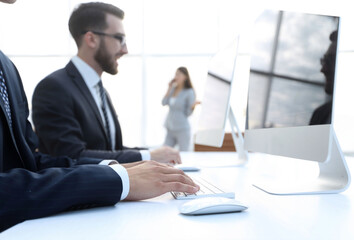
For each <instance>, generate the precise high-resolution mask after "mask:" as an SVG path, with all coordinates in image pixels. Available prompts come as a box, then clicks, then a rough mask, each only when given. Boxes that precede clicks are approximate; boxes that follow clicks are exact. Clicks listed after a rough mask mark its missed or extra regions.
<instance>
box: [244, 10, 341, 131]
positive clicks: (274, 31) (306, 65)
mask: <svg viewBox="0 0 354 240" xmlns="http://www.w3.org/2000/svg"><path fill="white" fill-rule="evenodd" d="M338 26H339V19H338V17H333V16H324V15H315V14H306V13H295V12H284V11H276V10H267V11H264V12H263V14H262V15H261V16H260V17H259V18H258V20H257V21H256V23H255V25H254V28H253V30H252V41H253V43H252V46H253V48H252V52H251V71H250V80H249V99H248V117H247V128H248V129H260V128H278V127H296V126H306V125H319V124H330V123H331V120H332V114H331V113H332V96H333V86H334V75H335V74H334V73H335V62H336V51H337V38H338Z"/></svg>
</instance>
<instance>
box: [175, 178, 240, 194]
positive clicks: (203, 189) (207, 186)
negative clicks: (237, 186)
mask: <svg viewBox="0 0 354 240" xmlns="http://www.w3.org/2000/svg"><path fill="white" fill-rule="evenodd" d="M189 177H190V178H192V180H193V181H194V182H195V183H196V184H198V185H199V186H200V190H199V191H198V192H196V193H193V194H189V193H185V192H171V194H172V195H173V197H174V198H175V199H178V200H184V199H194V198H200V197H213V196H215V197H227V198H235V193H234V192H225V191H223V190H221V189H220V188H218V187H216V186H214V185H213V184H211V183H210V182H208V181H206V180H205V179H203V178H201V177H195V176H193V177H192V176H189Z"/></svg>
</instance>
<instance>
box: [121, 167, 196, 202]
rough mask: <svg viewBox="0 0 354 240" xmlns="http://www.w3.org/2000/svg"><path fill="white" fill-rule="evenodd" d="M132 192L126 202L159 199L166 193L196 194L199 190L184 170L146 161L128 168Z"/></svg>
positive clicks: (130, 191)
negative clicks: (158, 197)
mask: <svg viewBox="0 0 354 240" xmlns="http://www.w3.org/2000/svg"><path fill="white" fill-rule="evenodd" d="M126 169H127V171H128V175H129V182H130V190H129V194H128V196H127V198H126V200H143V199H148V198H153V197H157V196H159V195H162V194H164V193H166V192H170V191H177V192H187V193H191V194H192V193H195V192H197V191H198V190H199V186H198V185H196V184H195V183H194V182H193V181H192V180H191V179H190V177H188V176H187V175H186V174H185V173H184V172H183V171H182V170H179V169H176V168H173V167H170V166H167V165H166V164H161V163H158V162H155V161H144V162H142V163H141V164H138V165H136V166H133V167H129V168H126Z"/></svg>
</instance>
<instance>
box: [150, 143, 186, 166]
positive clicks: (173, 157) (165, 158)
mask: <svg viewBox="0 0 354 240" xmlns="http://www.w3.org/2000/svg"><path fill="white" fill-rule="evenodd" d="M150 155H151V160H155V161H157V162H160V163H170V164H181V163H182V161H181V156H180V155H179V152H178V151H177V150H176V149H173V148H171V147H167V146H164V147H160V148H157V149H155V150H152V151H150Z"/></svg>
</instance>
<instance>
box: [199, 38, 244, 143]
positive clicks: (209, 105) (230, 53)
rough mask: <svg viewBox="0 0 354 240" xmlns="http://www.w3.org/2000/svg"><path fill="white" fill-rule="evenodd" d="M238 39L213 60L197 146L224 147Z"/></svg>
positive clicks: (207, 79)
mask: <svg viewBox="0 0 354 240" xmlns="http://www.w3.org/2000/svg"><path fill="white" fill-rule="evenodd" d="M237 48H238V39H237V40H235V41H234V42H232V43H231V44H230V45H229V46H227V47H226V48H224V49H223V50H221V51H219V52H218V53H216V54H215V55H214V56H213V57H212V58H211V60H210V62H209V66H208V73H207V77H206V82H205V89H204V95H203V99H202V104H201V106H202V109H201V113H200V116H199V122H198V130H197V133H196V139H195V143H196V144H201V145H208V146H214V147H221V145H222V142H223V140H224V132H225V125H226V120H227V117H228V111H229V108H230V96H231V85H232V84H231V83H232V81H233V76H234V69H235V64H236V56H237Z"/></svg>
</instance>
